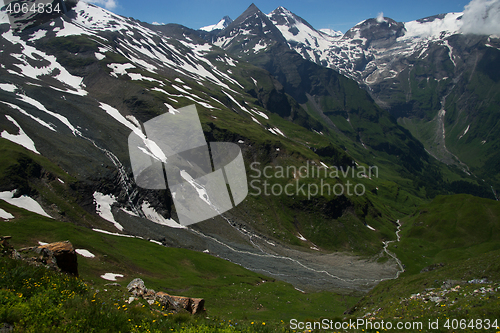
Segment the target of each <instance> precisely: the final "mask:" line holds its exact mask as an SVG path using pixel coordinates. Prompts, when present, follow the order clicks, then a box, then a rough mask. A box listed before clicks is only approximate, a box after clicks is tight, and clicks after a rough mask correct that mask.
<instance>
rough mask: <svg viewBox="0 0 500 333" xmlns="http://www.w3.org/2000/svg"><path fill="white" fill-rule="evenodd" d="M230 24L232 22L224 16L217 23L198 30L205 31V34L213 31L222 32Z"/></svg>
mask: <svg viewBox="0 0 500 333" xmlns="http://www.w3.org/2000/svg"><path fill="white" fill-rule="evenodd" d="M231 22H233V20H232V19H231V18H230V17H229V16H227V15H226V16H224V17H223V18H222V20H220V21H219V23H217V24H212V25H207V26H206V27H201V28H200V30H203V31H207V32H210V31H214V30H223V29H225V28H227V26H228V25H230V24H231Z"/></svg>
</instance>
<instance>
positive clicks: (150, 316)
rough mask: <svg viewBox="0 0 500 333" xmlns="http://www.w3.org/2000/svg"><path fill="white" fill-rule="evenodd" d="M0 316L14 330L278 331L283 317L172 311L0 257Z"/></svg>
mask: <svg viewBox="0 0 500 333" xmlns="http://www.w3.org/2000/svg"><path fill="white" fill-rule="evenodd" d="M0 268H1V270H0V272H1V273H0V322H2V323H6V324H9V325H12V326H13V328H14V331H13V332H37V333H39V332H171V331H175V332H275V331H281V332H285V331H288V330H287V329H286V327H285V325H284V324H283V322H281V321H277V322H275V323H270V322H267V323H266V322H262V321H258V322H257V321H236V320H225V319H220V318H217V317H213V316H212V315H209V314H207V313H205V314H200V315H195V316H192V315H188V314H183V313H179V314H174V313H172V312H170V311H169V309H166V308H165V307H163V306H162V305H161V304H160V303H158V302H155V303H153V304H151V305H150V304H148V303H147V302H145V301H144V300H135V301H133V302H132V303H130V304H129V303H128V302H127V300H128V293H127V292H126V289H125V288H120V287H118V288H117V287H114V286H110V287H107V288H105V289H100V288H99V289H98V288H95V287H92V286H91V285H90V284H89V283H87V282H85V281H84V280H82V279H80V278H75V277H71V276H68V275H66V274H63V273H56V272H53V271H50V270H48V269H46V268H45V267H33V266H28V265H27V264H25V263H24V262H21V261H15V260H12V259H10V258H6V257H0Z"/></svg>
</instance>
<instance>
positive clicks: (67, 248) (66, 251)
mask: <svg viewBox="0 0 500 333" xmlns="http://www.w3.org/2000/svg"><path fill="white" fill-rule="evenodd" d="M38 249H39V250H40V251H50V252H52V255H53V256H54V258H55V260H56V265H57V267H59V269H60V270H61V271H62V272H66V273H69V274H72V275H75V276H78V259H77V255H76V252H75V249H74V248H73V245H72V244H71V243H70V242H69V241H65V242H56V243H50V244H47V245H42V246H38Z"/></svg>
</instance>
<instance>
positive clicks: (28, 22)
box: [2, 0, 78, 31]
mask: <svg viewBox="0 0 500 333" xmlns="http://www.w3.org/2000/svg"><path fill="white" fill-rule="evenodd" d="M4 3H5V5H4V6H3V7H2V11H5V12H6V13H7V15H8V17H9V21H10V25H11V28H12V29H13V30H16V31H22V30H25V29H27V28H30V27H33V26H37V25H41V24H43V23H46V22H48V21H50V20H53V19H55V18H57V17H60V16H61V15H63V14H66V13H67V11H68V10H69V9H71V8H72V7H74V6H75V5H76V4H77V3H78V0H4Z"/></svg>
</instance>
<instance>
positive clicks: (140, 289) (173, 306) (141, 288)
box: [127, 278, 205, 314]
mask: <svg viewBox="0 0 500 333" xmlns="http://www.w3.org/2000/svg"><path fill="white" fill-rule="evenodd" d="M127 289H128V291H129V292H130V293H131V294H132V297H131V301H133V300H134V299H135V298H139V297H140V298H144V299H145V300H147V301H148V303H150V304H153V303H154V302H155V301H156V302H159V303H160V304H161V305H162V306H164V307H165V308H167V309H169V310H173V311H174V312H183V311H187V312H189V313H191V314H197V313H200V312H203V311H205V307H204V306H205V300H204V299H203V298H191V297H183V296H172V295H169V294H167V293H164V292H161V291H159V292H155V291H154V290H153V289H148V288H146V285H145V284H144V281H143V280H142V279H139V278H137V279H134V280H132V281H131V282H130V283H129V284H128V286H127Z"/></svg>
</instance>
